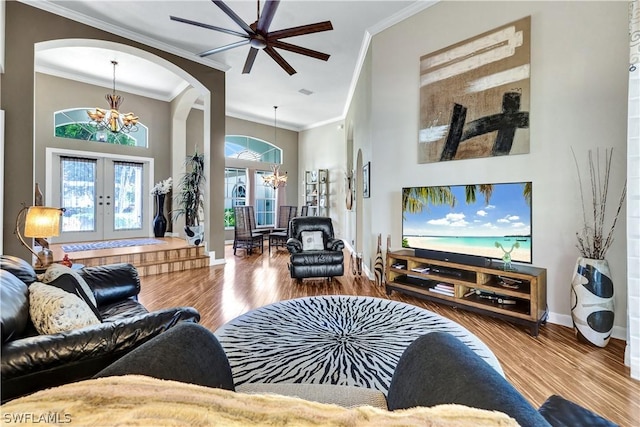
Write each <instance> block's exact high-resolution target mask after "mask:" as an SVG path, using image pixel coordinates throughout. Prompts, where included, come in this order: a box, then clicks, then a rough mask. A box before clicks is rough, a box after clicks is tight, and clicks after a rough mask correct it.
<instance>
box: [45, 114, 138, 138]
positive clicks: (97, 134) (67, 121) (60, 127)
mask: <svg viewBox="0 0 640 427" xmlns="http://www.w3.org/2000/svg"><path fill="white" fill-rule="evenodd" d="M87 110H92V108H70V109H67V110H60V111H56V112H55V113H53V124H54V135H55V136H57V137H59V138H71V139H82V140H84V141H94V142H104V143H106V144H116V145H130V146H133V147H147V146H148V141H147V135H148V128H147V127H146V126H145V125H143V124H142V123H140V122H138V130H137V131H135V132H129V133H113V132H109V131H107V130H98V129H97V128H96V126H95V125H92V124H91V123H89V120H90V119H89V116H88V115H87Z"/></svg>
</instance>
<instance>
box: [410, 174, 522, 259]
mask: <svg viewBox="0 0 640 427" xmlns="http://www.w3.org/2000/svg"><path fill="white" fill-rule="evenodd" d="M531 190H532V185H531V182H513V183H497V184H472V185H453V186H431V187H405V188H403V189H402V246H403V247H407V248H413V249H415V250H416V256H422V257H425V258H435V259H440V260H449V261H452V262H460V263H469V264H473V265H487V264H488V263H490V261H491V260H492V259H497V260H502V259H503V256H504V253H505V251H507V252H508V251H511V252H510V256H511V261H514V262H523V263H531V262H532V259H531V257H532V250H531V215H532V212H531Z"/></svg>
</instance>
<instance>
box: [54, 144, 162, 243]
mask: <svg viewBox="0 0 640 427" xmlns="http://www.w3.org/2000/svg"><path fill="white" fill-rule="evenodd" d="M52 160H53V161H52V169H53V170H52V184H53V185H52V186H51V187H50V188H51V189H52V192H53V193H52V196H53V199H52V201H53V202H54V204H55V205H58V206H60V207H63V208H65V212H64V215H63V217H62V221H61V222H62V225H61V232H60V236H59V237H58V238H56V239H55V242H56V243H65V242H86V241H96V240H109V239H122V238H134V237H146V236H148V235H149V230H150V225H149V221H150V217H151V215H150V213H149V204H150V197H149V196H148V194H149V191H148V190H147V189H146V186H145V185H144V183H145V182H148V169H149V165H148V163H146V162H144V161H140V162H138V161H135V159H134V160H130V159H114V158H109V157H97V156H96V157H93V156H90V155H88V156H85V155H74V154H64V155H63V154H54V156H53V159H52Z"/></svg>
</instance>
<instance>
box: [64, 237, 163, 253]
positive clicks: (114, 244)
mask: <svg viewBox="0 0 640 427" xmlns="http://www.w3.org/2000/svg"><path fill="white" fill-rule="evenodd" d="M163 243H167V242H165V241H164V240H158V239H126V240H105V241H103V242H85V243H71V244H66V245H62V246H61V247H62V250H63V251H65V252H78V251H95V250H98V249H112V248H126V247H128V246H145V245H161V244H163Z"/></svg>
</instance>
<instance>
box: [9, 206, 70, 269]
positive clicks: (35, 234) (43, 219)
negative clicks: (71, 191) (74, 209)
mask: <svg viewBox="0 0 640 427" xmlns="http://www.w3.org/2000/svg"><path fill="white" fill-rule="evenodd" d="M63 212H64V209H61V208H50V207H46V206H25V207H23V208H22V209H21V210H20V212H18V217H17V218H16V230H15V233H16V235H17V236H18V240H20V243H22V244H23V245H24V247H26V248H27V249H29V251H30V252H31V253H32V254H34V255H35V256H36V258H37V261H36V264H35V267H36V268H47V267H48V266H50V265H51V264H52V263H53V252H51V250H50V249H49V242H47V240H46V238H48V237H54V236H58V235H60V216H62V213H63ZM22 223H24V236H25V237H32V238H35V239H36V240H37V241H38V243H39V244H40V246H41V248H42V249H41V250H40V252H38V253H36V251H34V250H33V248H32V247H31V245H28V244H27V242H25V241H24V238H23V237H22V234H20V228H21V225H22Z"/></svg>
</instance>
